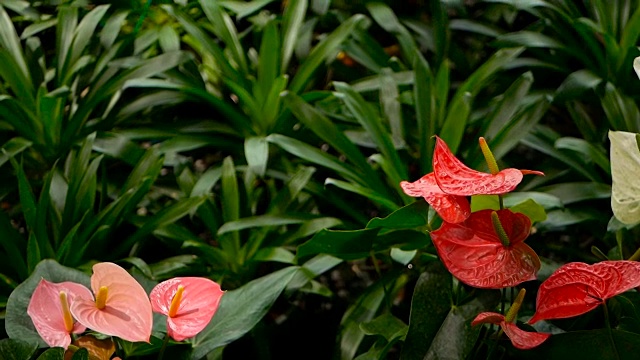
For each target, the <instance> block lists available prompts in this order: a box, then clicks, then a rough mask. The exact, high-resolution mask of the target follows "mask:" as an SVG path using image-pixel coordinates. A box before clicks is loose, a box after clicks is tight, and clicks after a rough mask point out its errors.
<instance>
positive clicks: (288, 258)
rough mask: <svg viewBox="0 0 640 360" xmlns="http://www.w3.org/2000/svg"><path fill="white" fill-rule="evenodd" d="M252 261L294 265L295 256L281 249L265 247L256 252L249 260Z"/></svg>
mask: <svg viewBox="0 0 640 360" xmlns="http://www.w3.org/2000/svg"><path fill="white" fill-rule="evenodd" d="M251 260H254V261H276V262H281V263H285V264H292V265H293V264H294V263H295V255H293V254H292V253H291V252H290V251H289V250H287V249H285V248H281V247H266V248H262V249H260V250H258V252H256V254H255V255H254V256H253V257H252V258H251Z"/></svg>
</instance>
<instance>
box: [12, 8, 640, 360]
mask: <svg viewBox="0 0 640 360" xmlns="http://www.w3.org/2000/svg"><path fill="white" fill-rule="evenodd" d="M637 5H638V4H637V1H632V0H619V1H613V2H609V1H584V2H575V1H561V0H553V1H552V0H549V1H542V0H537V1H533V0H532V1H510V0H492V1H470V2H462V1H405V2H392V1H388V2H374V1H358V2H347V1H322V0H312V1H303V0H298V1H293V0H289V1H286V2H276V1H251V2H242V1H204V0H203V1H201V2H196V1H183V2H180V1H176V2H170V1H163V2H156V1H144V2H125V1H119V2H108V3H100V2H95V3H93V2H55V3H29V2H26V1H13V0H12V1H3V2H0V79H2V80H1V81H0V139H1V142H2V144H3V145H2V149H3V154H2V155H0V166H2V167H3V168H4V171H3V172H2V175H0V197H1V201H2V203H1V205H2V208H3V211H2V212H0V229H1V230H0V231H1V232H2V235H3V240H2V241H1V242H0V243H1V244H2V248H1V249H0V277H1V279H2V282H0V290H1V291H0V304H2V305H3V306H4V305H6V304H7V299H8V297H9V294H10V293H11V292H12V291H13V290H14V289H16V287H17V286H18V284H20V283H21V282H23V281H25V280H26V279H27V278H28V277H29V276H30V275H31V274H33V273H34V271H35V270H36V265H37V264H38V263H39V262H40V260H42V259H55V260H56V261H58V262H59V263H60V264H62V265H65V266H68V267H72V268H77V269H80V270H83V271H87V270H88V269H89V268H90V265H91V264H92V263H93V262H95V261H115V262H118V263H120V264H122V265H126V266H128V267H130V268H131V269H132V272H134V273H136V274H137V275H138V276H139V277H140V278H141V279H146V280H147V281H149V282H150V283H153V282H154V281H155V282H157V281H161V280H163V279H166V278H170V277H173V276H177V275H194V276H207V277H210V278H212V279H214V280H216V281H219V282H220V283H221V284H222V286H223V288H225V289H229V290H232V289H239V292H238V293H236V294H238V295H237V296H229V298H230V299H231V300H228V301H227V305H224V304H223V305H222V309H227V310H224V311H223V314H230V315H227V316H229V317H230V318H231V317H233V316H236V315H235V314H234V313H233V310H232V309H233V306H234V301H242V300H246V299H243V298H242V296H241V294H242V291H248V292H251V291H255V292H256V293H260V289H262V288H261V286H267V285H265V284H272V282H274V281H275V280H282V279H285V278H286V281H285V280H282V281H283V285H282V287H281V288H273V287H272V286H271V288H272V292H271V293H270V294H269V296H267V297H266V298H265V299H263V301H262V302H260V303H259V304H253V306H256V307H257V308H260V309H262V310H261V311H256V313H255V314H254V315H253V317H251V318H247V319H244V318H241V319H239V320H238V322H237V323H233V324H232V325H237V326H238V328H240V329H242V331H238V332H237V333H234V334H233V336H231V335H229V336H228V337H227V338H220V336H221V335H220V334H218V333H216V331H217V330H216V329H218V327H222V329H223V330H224V329H225V328H224V326H225V325H224V324H223V323H222V322H220V320H219V321H218V322H216V321H215V320H214V322H212V324H211V326H210V328H208V331H206V334H205V335H202V336H201V337H198V338H196V340H195V341H194V342H193V343H192V345H193V346H192V347H191V348H190V349H189V354H190V355H185V356H193V358H200V357H203V356H205V355H207V354H209V355H208V356H209V358H217V357H218V356H222V357H225V358H226V357H228V358H235V357H250V358H264V359H268V358H299V357H300V354H303V353H305V354H306V353H307V352H308V351H309V350H308V349H310V348H312V349H315V350H314V351H313V354H308V355H305V356H304V357H305V358H313V357H315V358H322V359H326V358H332V357H333V358H342V359H352V358H358V359H374V358H376V359H377V358H406V359H413V358H423V357H425V356H427V357H429V356H434V357H437V356H438V354H441V353H442V352H443V351H450V350H451V348H452V347H453V348H455V349H456V351H458V352H457V353H456V355H457V356H456V357H458V358H466V357H469V358H473V357H477V358H484V357H486V355H487V351H488V349H487V341H485V340H486V337H487V336H488V333H487V331H486V329H479V328H478V329H471V328H469V326H468V323H469V320H470V318H472V317H473V316H475V314H476V313H477V312H478V311H481V310H486V309H489V308H492V307H495V306H497V300H496V299H497V297H496V294H493V293H491V292H489V291H487V292H479V291H477V290H473V289H471V288H467V287H465V286H462V285H456V286H453V284H454V282H455V280H452V279H451V277H450V276H449V275H448V274H446V273H444V272H443V271H442V269H441V268H439V267H438V266H439V262H437V261H436V260H437V257H436V252H435V249H434V248H433V246H432V244H431V242H430V239H429V236H428V233H427V231H426V230H430V229H435V228H437V225H438V221H439V220H438V219H434V214H433V212H432V211H431V212H430V210H429V209H428V206H426V204H424V202H422V201H421V200H420V201H417V202H414V201H415V200H414V199H412V198H409V197H407V196H406V195H404V194H403V193H402V191H401V189H400V188H399V186H398V184H399V182H400V181H402V180H415V179H417V178H418V177H420V176H421V175H422V174H425V173H427V172H429V171H430V170H431V155H432V151H433V144H434V140H433V135H439V136H440V137H441V138H443V139H444V140H445V141H446V142H447V143H448V144H449V146H450V147H451V149H452V150H453V151H454V152H455V153H456V154H457V155H458V156H459V157H460V158H461V159H463V160H464V162H465V163H466V164H469V165H470V166H471V167H473V168H476V169H479V170H486V169H484V167H485V165H484V160H483V157H482V156H481V154H480V152H479V151H478V146H477V143H476V139H477V138H478V137H479V136H484V137H485V138H486V139H487V141H488V143H489V145H490V146H491V148H492V149H493V151H494V154H495V155H496V157H497V159H498V161H499V163H500V165H501V166H502V167H515V168H525V169H526V168H532V169H536V170H541V171H544V172H545V174H546V176H545V177H540V178H531V179H526V180H525V183H524V184H523V185H521V187H520V188H519V190H520V191H521V192H519V193H513V194H510V195H509V196H508V197H506V199H505V202H506V204H507V205H508V206H513V205H517V204H520V203H522V201H523V200H525V199H527V198H531V199H533V200H535V201H536V202H537V203H538V204H539V205H540V206H541V208H535V209H536V211H538V213H539V212H540V211H541V210H540V209H543V210H544V211H543V212H542V214H541V215H539V218H537V219H534V222H535V225H534V232H533V234H532V235H531V239H529V240H528V244H529V245H531V246H532V247H533V248H534V249H535V250H536V251H537V252H538V253H539V254H540V255H541V256H542V257H543V260H544V262H545V267H544V268H543V271H541V273H540V275H539V278H540V279H539V280H544V278H545V277H546V276H548V275H549V274H550V273H551V272H552V270H553V269H554V268H555V267H557V266H559V264H561V263H565V262H568V261H587V262H591V261H596V260H598V259H602V258H609V259H626V258H628V257H629V256H631V254H633V253H634V251H635V249H636V248H637V247H638V243H637V240H636V239H637V236H635V235H636V234H637V230H635V229H633V228H627V227H624V226H622V225H621V224H619V223H617V222H616V221H615V219H612V217H611V215H612V214H611V211H610V205H609V198H610V193H611V172H610V166H609V156H608V144H607V131H608V130H609V129H614V130H625V131H631V132H640V111H639V110H638V102H637V100H638V99H637V94H638V93H639V90H640V88H639V86H640V83H639V82H638V81H637V79H636V76H635V75H634V74H633V71H632V61H633V58H634V57H636V56H638V55H640V54H639V53H638V48H637V40H638V37H639V36H640V10H638V9H640V7H638V6H637ZM474 201H476V199H474ZM477 203H478V204H480V205H477V206H482V205H481V203H482V200H480V199H479V200H477ZM531 211H533V210H531ZM610 219H611V220H610ZM328 229H330V230H328ZM294 270H295V275H291V274H293V272H294ZM274 274H275V275H274ZM421 274H422V275H421ZM274 279H275V280H274ZM249 284H253V285H251V286H249ZM525 287H527V288H528V289H529V290H530V292H529V295H528V298H527V304H526V305H525V308H524V309H523V311H522V315H523V316H524V317H526V316H527V315H531V314H532V313H533V306H534V302H533V299H534V298H535V296H534V294H535V288H536V286H534V285H529V284H525ZM243 289H244V290H243ZM629 295H632V294H629ZM624 296H627V295H624ZM412 297H413V305H412ZM632 297H633V296H632ZM614 300H615V299H614ZM635 300H637V299H631V298H630V299H629V301H628V302H625V301H624V300H620V303H621V305H620V309H619V312H617V313H615V316H616V317H617V319H618V320H619V322H620V324H622V323H624V321H623V319H625V318H628V317H629V314H630V313H633V314H635V304H636V303H637V302H636V301H635ZM616 301H617V300H616ZM416 303H417V304H423V305H418V306H416V305H415V304H416ZM425 303H426V304H429V305H424V304H425ZM628 304H630V305H628ZM235 305H236V306H249V305H248V304H243V303H238V304H235ZM225 306H227V308H225ZM225 311H226V313H225ZM434 313H435V314H437V315H438V316H434ZM265 314H266V315H267V316H266V317H264V318H263V315H265ZM634 316H635V315H633V316H631V317H632V318H633V317H634ZM425 318H428V319H430V320H424V319H425ZM635 318H637V316H635ZM225 319H226V318H225ZM599 321H600V320H599V318H598V317H597V315H594V314H587V315H584V316H582V317H580V318H579V319H578V320H576V321H574V322H569V321H559V322H554V323H553V324H550V325H549V326H550V327H553V328H554V329H561V330H590V329H593V328H597V327H598V325H600V324H598V322H599ZM443 324H444V325H443ZM465 324H466V325H465ZM228 326H229V327H227V328H226V329H228V328H230V326H231V325H228ZM443 326H444V327H443ZM305 328H314V329H322V331H318V332H316V333H320V334H322V336H320V337H310V336H306V335H305V334H304V332H303V331H300V330H301V329H305ZM214 330H216V331H214ZM627 330H628V328H627ZM220 331H222V330H220ZM558 331H560V330H558ZM632 332H633V333H634V334H633V336H637V335H636V334H637V331H632ZM226 334H229V333H228V332H227V333H226ZM452 334H453V335H452ZM224 336H227V335H224ZM571 336H574V335H571ZM576 336H577V335H576ZM588 336H592V334H591V335H588ZM620 336H622V337H624V336H627V334H626V333H625V334H624V335H620ZM633 336H632V337H633ZM420 338H426V339H429V340H428V341H427V342H426V343H425V342H422V343H421V342H420V341H416V339H420ZM625 339H626V338H625ZM234 340H237V341H235V342H232V341H234ZM621 341H622V340H621ZM625 341H627V340H625ZM229 343H230V344H229ZM565 343H566V342H565ZM227 344H229V345H227ZM455 344H458V345H459V344H465V345H464V346H463V345H459V346H457V345H455ZM549 346H552V347H553V349H556V348H557V349H560V348H562V347H563V346H566V345H563V343H561V342H560V341H557V342H554V343H553V344H552V345H549ZM594 346H595V345H594ZM553 349H552V351H551V352H552V353H555V352H553V351H555V350H553ZM590 349H591V348H590V347H589V346H586V345H585V347H584V352H585V354H589V351H590ZM135 351H136V350H135V349H132V350H131V352H128V353H127V354H135ZM140 351H141V352H140V353H141V354H142V353H144V349H143V350H140ZM541 351H548V350H541ZM562 351H564V350H562ZM562 351H560V350H557V353H562ZM531 353H532V354H535V351H532V352H531ZM545 354H547V353H545ZM493 355H494V356H502V355H504V356H506V357H518V356H520V355H514V349H512V348H511V347H510V345H508V344H506V343H503V342H500V343H499V350H496V352H494V353H493Z"/></svg>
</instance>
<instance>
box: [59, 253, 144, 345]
mask: <svg viewBox="0 0 640 360" xmlns="http://www.w3.org/2000/svg"><path fill="white" fill-rule="evenodd" d="M91 289H92V290H93V293H94V294H95V300H94V299H93V296H89V297H86V298H82V299H76V300H75V301H74V302H73V303H72V304H71V314H73V316H74V317H75V318H76V319H77V320H78V322H79V323H81V324H82V325H84V326H86V327H88V328H90V329H92V330H95V331H97V332H100V333H103V334H105V335H111V336H117V337H119V338H121V339H124V340H127V341H132V342H135V341H145V342H149V338H150V337H151V327H152V326H153V313H152V312H151V303H150V302H149V298H148V297H147V293H146V292H145V291H144V289H143V288H142V286H140V284H139V283H138V282H137V281H136V280H135V279H134V278H133V277H132V276H131V275H129V273H128V272H127V271H126V270H125V269H123V268H121V267H120V266H118V265H116V264H113V263H108V262H104V263H98V264H95V265H94V266H93V275H92V276H91ZM89 295H90V294H89Z"/></svg>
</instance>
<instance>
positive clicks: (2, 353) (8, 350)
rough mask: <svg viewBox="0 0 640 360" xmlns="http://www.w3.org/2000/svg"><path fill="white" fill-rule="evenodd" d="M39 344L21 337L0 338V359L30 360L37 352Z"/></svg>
mask: <svg viewBox="0 0 640 360" xmlns="http://www.w3.org/2000/svg"><path fill="white" fill-rule="evenodd" d="M37 349H38V346H37V345H35V344H33V343H29V342H26V341H22V340H19V339H2V340H0V359H3V360H29V359H31V356H32V355H33V354H34V353H35V352H36V350H37Z"/></svg>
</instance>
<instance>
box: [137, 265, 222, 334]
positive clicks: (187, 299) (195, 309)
mask: <svg viewBox="0 0 640 360" xmlns="http://www.w3.org/2000/svg"><path fill="white" fill-rule="evenodd" d="M179 286H182V287H183V288H184V290H183V293H182V298H181V301H180V306H179V307H178V311H177V313H176V314H175V316H173V317H168V318H167V332H168V334H169V336H171V338H173V339H174V340H176V341H182V340H184V339H186V338H190V337H193V336H195V335H197V334H198V333H199V332H200V331H202V329H204V328H205V327H206V326H207V324H209V322H210V321H211V318H212V317H213V315H214V314H215V312H216V311H217V310H218V305H219V304H220V299H221V298H222V295H223V294H224V291H222V289H221V288H220V285H218V284H217V283H215V282H213V281H211V280H209V279H206V278H200V277H179V278H173V279H170V280H167V281H163V282H161V283H160V284H158V285H156V287H154V288H153V290H151V294H150V295H149V297H150V299H151V305H152V307H153V311H155V312H159V313H161V314H164V315H167V316H168V315H169V309H170V308H171V302H172V300H173V297H174V296H175V294H176V292H177V291H178V287H179Z"/></svg>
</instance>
